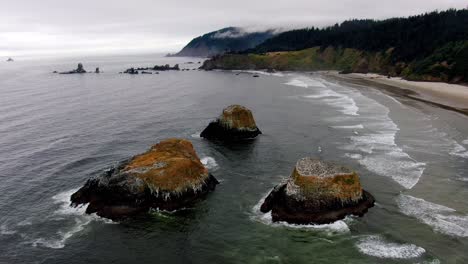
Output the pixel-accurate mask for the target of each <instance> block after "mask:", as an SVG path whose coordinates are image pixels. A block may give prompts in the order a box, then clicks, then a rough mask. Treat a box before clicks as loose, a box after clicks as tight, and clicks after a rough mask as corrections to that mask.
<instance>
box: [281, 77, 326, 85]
mask: <svg viewBox="0 0 468 264" xmlns="http://www.w3.org/2000/svg"><path fill="white" fill-rule="evenodd" d="M285 84H286V85H290V86H297V87H303V88H308V87H316V88H317V87H319V88H326V86H325V84H324V83H323V82H321V80H319V79H312V78H308V77H306V76H295V77H294V78H292V79H290V80H289V81H288V82H287V83H285Z"/></svg>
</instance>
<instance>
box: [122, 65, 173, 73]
mask: <svg viewBox="0 0 468 264" xmlns="http://www.w3.org/2000/svg"><path fill="white" fill-rule="evenodd" d="M139 71H141V73H142V74H152V72H149V71H180V68H179V64H175V65H174V66H173V67H171V66H170V65H169V64H166V65H155V66H153V67H139V68H134V67H132V68H129V69H126V70H125V71H124V72H123V73H128V74H138V73H139ZM155 74H159V73H158V72H155Z"/></svg>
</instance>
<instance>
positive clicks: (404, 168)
mask: <svg viewBox="0 0 468 264" xmlns="http://www.w3.org/2000/svg"><path fill="white" fill-rule="evenodd" d="M325 83H326V84H328V85H329V86H333V85H334V86H335V87H333V88H334V89H335V90H336V91H339V92H340V93H342V94H346V95H347V96H348V97H349V98H351V99H352V100H353V101H354V102H355V104H356V105H357V106H356V107H357V108H358V109H359V117H355V118H353V119H355V120H354V121H359V122H360V123H359V124H358V125H355V126H349V125H348V124H349V122H350V120H352V119H351V118H348V119H344V120H343V119H339V118H330V119H329V121H330V122H333V123H335V124H336V123H342V122H346V124H345V125H341V124H337V125H333V126H332V127H333V128H343V129H344V128H346V129H363V128H364V127H365V128H366V130H365V131H360V133H357V131H355V130H354V131H353V133H354V135H353V136H350V137H349V143H348V144H345V145H342V146H340V147H339V148H340V149H343V150H347V151H350V153H346V154H345V156H347V157H350V158H353V159H356V160H358V162H359V163H360V164H361V165H363V166H365V167H366V168H367V169H368V170H369V171H372V172H374V173H377V174H379V175H382V176H386V177H390V178H392V179H393V180H394V181H396V182H397V183H398V184H400V185H401V186H403V187H404V188H407V189H411V188H413V187H414V186H415V185H416V184H417V183H418V181H419V179H420V177H421V176H422V174H423V173H424V170H425V167H426V163H424V162H419V161H416V160H415V159H413V158H412V157H411V156H410V155H409V154H407V153H406V152H404V151H403V149H402V148H400V147H399V146H398V145H397V144H396V143H395V140H396V135H397V133H398V131H399V130H400V129H399V127H398V126H397V125H396V124H395V123H394V122H393V120H392V119H391V118H390V117H389V112H390V111H389V109H388V108H387V107H385V106H384V105H382V104H380V103H378V102H377V101H375V100H373V99H371V98H368V97H366V96H364V95H363V94H361V93H360V92H359V91H357V90H355V89H351V88H348V87H344V86H340V85H337V84H332V83H327V82H325ZM376 93H379V92H376ZM361 125H362V128H361Z"/></svg>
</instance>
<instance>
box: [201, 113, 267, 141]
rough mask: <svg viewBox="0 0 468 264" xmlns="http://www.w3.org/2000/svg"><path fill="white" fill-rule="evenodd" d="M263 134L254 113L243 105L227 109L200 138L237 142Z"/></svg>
mask: <svg viewBox="0 0 468 264" xmlns="http://www.w3.org/2000/svg"><path fill="white" fill-rule="evenodd" d="M261 133H262V132H261V131H260V130H259V129H258V127H257V125H256V124H255V119H254V117H253V115H252V111H250V110H249V109H247V108H246V107H244V106H241V105H231V106H229V107H227V108H225V109H224V110H223V113H222V114H221V116H220V117H219V118H218V119H217V120H215V121H213V122H211V123H210V124H209V125H208V127H206V128H205V130H203V132H202V133H201V134H200V136H201V137H203V138H207V139H218V140H223V141H236V140H243V139H252V138H255V137H257V136H258V135H259V134H261Z"/></svg>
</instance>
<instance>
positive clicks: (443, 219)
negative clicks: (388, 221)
mask: <svg viewBox="0 0 468 264" xmlns="http://www.w3.org/2000/svg"><path fill="white" fill-rule="evenodd" d="M397 205H398V207H399V208H400V211H401V212H402V213H403V214H405V215H407V216H411V217H414V218H416V219H418V220H419V221H421V222H423V223H425V224H426V225H429V226H430V227H431V228H432V229H433V230H434V231H436V232H439V233H443V234H446V235H449V236H456V237H468V215H460V214H458V213H457V211H456V210H455V209H452V208H450V207H447V206H444V205H440V204H436V203H431V202H428V201H426V200H424V199H421V198H416V197H413V196H410V195H405V194H400V195H399V196H398V197H397Z"/></svg>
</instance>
